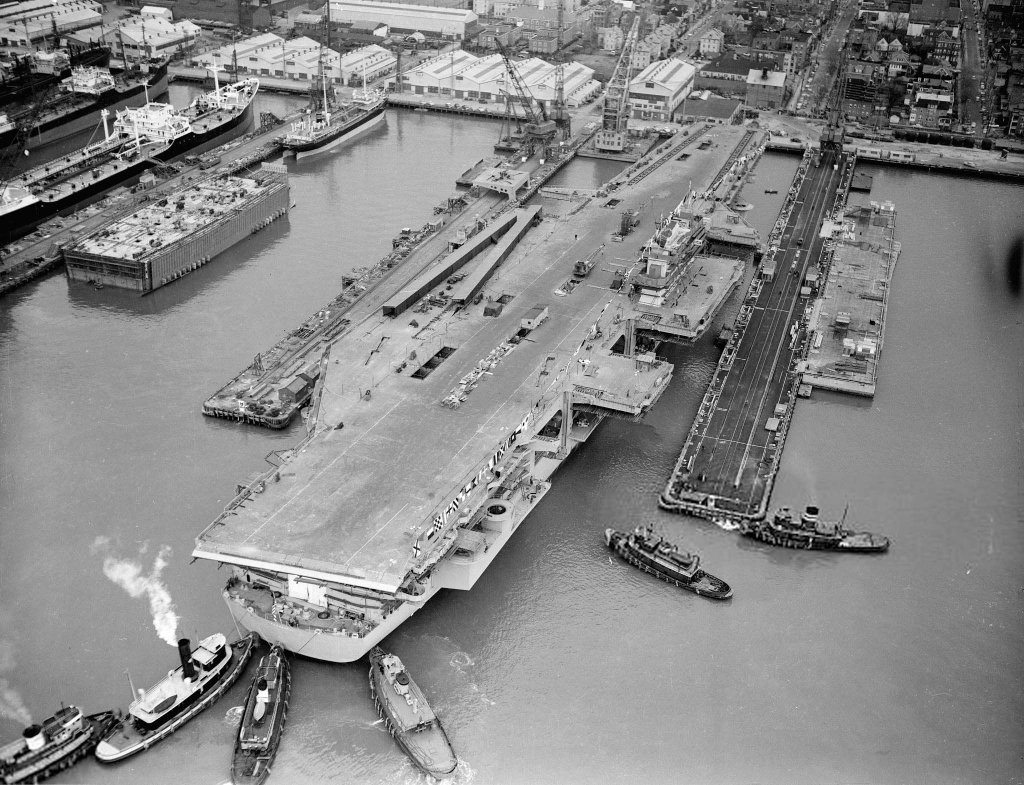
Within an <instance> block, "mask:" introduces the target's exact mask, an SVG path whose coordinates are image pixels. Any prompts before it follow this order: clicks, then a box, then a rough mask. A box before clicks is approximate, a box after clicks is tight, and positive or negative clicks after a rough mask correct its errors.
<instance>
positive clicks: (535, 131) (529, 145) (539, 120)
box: [495, 40, 558, 156]
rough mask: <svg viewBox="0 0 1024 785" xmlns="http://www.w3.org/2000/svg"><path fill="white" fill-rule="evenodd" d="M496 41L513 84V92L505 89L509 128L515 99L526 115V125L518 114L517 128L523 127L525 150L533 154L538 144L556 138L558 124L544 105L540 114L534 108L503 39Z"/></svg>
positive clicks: (544, 143) (530, 96)
mask: <svg viewBox="0 0 1024 785" xmlns="http://www.w3.org/2000/svg"><path fill="white" fill-rule="evenodd" d="M495 42H496V43H497V45H498V51H499V52H501V57H502V59H503V60H504V61H505V71H506V73H507V75H508V76H507V79H508V82H511V84H512V91H511V92H510V91H509V90H508V88H507V87H506V89H505V106H506V114H505V116H506V119H507V121H508V123H509V130H510V131H511V118H512V102H513V101H514V102H515V103H518V104H519V105H520V106H521V107H523V112H524V113H525V115H526V123H525V124H524V125H520V124H519V118H518V116H516V125H517V128H521V130H522V134H523V152H524V153H525V154H526V155H528V156H529V155H533V152H534V150H536V149H537V147H538V146H540V147H544V146H545V145H546V144H547V143H548V142H550V141H551V140H552V139H553V138H554V136H555V133H556V132H557V130H558V129H557V126H556V125H555V121H554V120H549V119H548V118H547V115H546V114H545V113H544V107H543V105H541V113H540V114H538V113H537V111H536V110H535V109H534V108H533V102H534V98H533V96H532V95H531V94H530V91H529V90H528V89H527V88H526V85H525V84H524V83H523V80H522V77H520V76H519V72H518V71H517V70H516V69H515V66H514V65H513V64H512V58H511V57H509V54H508V50H507V49H506V48H505V46H504V45H503V44H502V43H501V41H497V40H496V41H495Z"/></svg>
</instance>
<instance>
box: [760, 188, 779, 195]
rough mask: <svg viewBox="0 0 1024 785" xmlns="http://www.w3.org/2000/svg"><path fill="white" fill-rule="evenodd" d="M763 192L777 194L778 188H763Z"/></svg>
mask: <svg viewBox="0 0 1024 785" xmlns="http://www.w3.org/2000/svg"><path fill="white" fill-rule="evenodd" d="M764 192H765V193H766V194H777V193H778V192H779V190H778V189H777V188H765V189H764Z"/></svg>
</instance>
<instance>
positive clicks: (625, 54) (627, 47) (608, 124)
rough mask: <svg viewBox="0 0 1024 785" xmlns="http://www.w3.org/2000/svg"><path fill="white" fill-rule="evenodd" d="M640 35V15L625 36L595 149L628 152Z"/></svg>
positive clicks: (607, 92)
mask: <svg viewBox="0 0 1024 785" xmlns="http://www.w3.org/2000/svg"><path fill="white" fill-rule="evenodd" d="M639 31H640V14H637V15H636V17H635V18H634V19H633V25H632V26H631V27H630V28H629V33H627V34H626V41H625V43H624V44H623V45H622V54H621V55H619V62H618V63H616V64H615V71H614V72H613V73H612V78H611V79H610V80H609V82H608V88H607V89H606V90H605V93H604V116H603V118H602V121H601V130H600V131H598V132H597V137H596V138H595V140H594V146H595V147H597V149H598V150H603V151H606V152H612V153H621V152H622V151H623V150H625V149H626V136H627V135H626V123H627V122H628V120H629V82H630V77H631V76H632V66H633V50H634V49H635V48H636V41H637V37H638V34H639Z"/></svg>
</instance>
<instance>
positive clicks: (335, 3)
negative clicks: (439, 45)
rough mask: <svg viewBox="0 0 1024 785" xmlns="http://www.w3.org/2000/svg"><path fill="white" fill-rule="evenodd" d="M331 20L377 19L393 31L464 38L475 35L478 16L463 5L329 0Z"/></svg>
mask: <svg viewBox="0 0 1024 785" xmlns="http://www.w3.org/2000/svg"><path fill="white" fill-rule="evenodd" d="M331 21H332V22H337V23H339V24H354V23H356V22H378V23H380V24H385V25H387V26H388V27H389V28H390V30H391V32H392V34H398V35H403V34H404V35H408V34H411V33H423V34H424V35H426V36H427V37H428V38H439V39H443V40H445V41H464V40H466V39H467V38H473V37H474V36H475V35H476V32H477V29H478V28H479V25H478V23H477V15H476V14H475V13H473V12H472V11H469V10H466V9H463V8H440V7H435V6H425V5H410V4H407V3H386V2H381V0H363V1H362V2H355V1H354V0H331Z"/></svg>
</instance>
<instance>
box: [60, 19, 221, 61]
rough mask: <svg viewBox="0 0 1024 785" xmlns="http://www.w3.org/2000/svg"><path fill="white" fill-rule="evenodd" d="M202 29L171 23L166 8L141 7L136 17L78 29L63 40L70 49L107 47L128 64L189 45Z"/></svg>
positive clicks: (176, 50)
mask: <svg viewBox="0 0 1024 785" xmlns="http://www.w3.org/2000/svg"><path fill="white" fill-rule="evenodd" d="M200 33H202V29H201V28H200V27H199V25H197V24H195V23H194V22H190V21H188V20H187V19H186V20H183V21H181V22H174V21H172V19H171V11H170V10H169V9H167V8H160V7H155V6H145V7H143V9H142V12H141V13H140V14H139V15H138V16H129V17H125V18H123V19H118V20H117V21H116V22H114V23H113V24H98V25H94V26H92V27H87V28H84V29H82V30H78V31H76V32H74V33H70V34H68V35H66V36H65V37H64V38H65V40H66V41H67V42H68V44H69V45H71V46H86V45H90V44H98V43H100V42H101V41H102V42H103V43H105V44H106V45H107V46H109V47H110V51H111V54H112V55H113V56H114V57H115V58H120V59H123V60H126V61H128V62H131V63H138V62H145V61H149V60H160V59H163V58H166V57H170V56H171V55H175V54H177V53H179V52H182V51H185V50H187V49H189V48H190V47H191V46H193V45H194V44H195V43H196V42H197V41H198V40H199V35H200Z"/></svg>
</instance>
